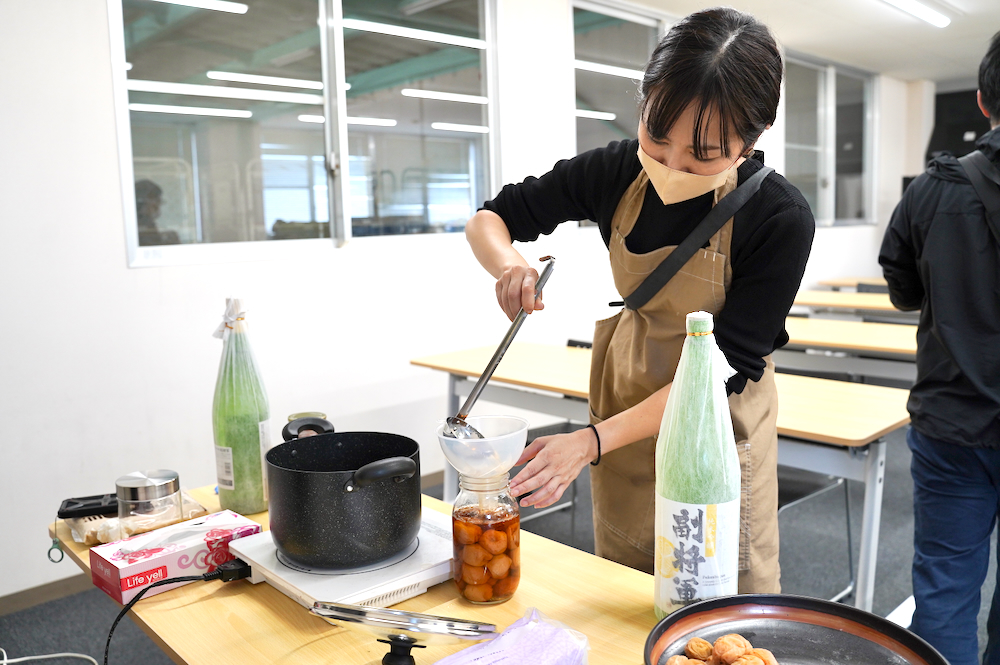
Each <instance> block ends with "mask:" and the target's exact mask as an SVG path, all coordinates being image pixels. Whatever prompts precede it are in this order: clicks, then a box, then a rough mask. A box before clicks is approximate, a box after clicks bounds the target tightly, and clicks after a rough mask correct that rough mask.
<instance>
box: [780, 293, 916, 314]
mask: <svg viewBox="0 0 1000 665" xmlns="http://www.w3.org/2000/svg"><path fill="white" fill-rule="evenodd" d="M794 304H796V305H801V306H804V307H812V308H815V309H833V310H850V311H858V312H879V313H882V314H886V313H890V314H904V312H901V311H900V310H898V309H896V307H895V306H894V305H893V304H892V302H890V300H889V294H888V293H851V292H849V291H799V292H798V294H796V296H795V302H794ZM905 314H909V312H906V313H905Z"/></svg>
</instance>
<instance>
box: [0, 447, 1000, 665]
mask: <svg viewBox="0 0 1000 665" xmlns="http://www.w3.org/2000/svg"><path fill="white" fill-rule="evenodd" d="M909 461H910V452H909V449H908V448H907V446H906V441H905V439H904V433H903V431H899V432H895V433H893V434H891V435H889V437H888V439H887V454H886V472H885V489H884V495H883V507H882V522H881V532H880V537H879V549H878V564H877V567H876V577H875V581H876V583H875V596H874V605H873V611H874V613H876V614H878V615H881V616H886V615H888V614H889V613H890V612H892V610H894V609H895V608H896V607H898V606H899V605H901V604H902V603H903V602H904V601H906V600H907V598H908V597H909V596H910V559H911V557H912V554H913V546H912V530H913V515H912V507H911V493H912V485H911V481H910V475H909ZM576 486H577V492H578V495H577V499H578V500H577V504H576V507H575V510H573V511H570V510H568V509H567V510H562V511H558V512H554V513H550V514H548V515H543V516H540V517H538V518H537V519H529V520H528V521H527V522H526V523H524V525H523V528H525V529H526V530H529V531H532V532H534V533H539V534H541V535H544V536H547V537H549V538H552V539H553V540H557V541H560V542H563V543H566V544H569V545H572V546H574V547H577V548H579V549H583V550H586V551H589V552H593V547H594V538H593V522H592V518H591V513H590V483H589V474H588V473H587V472H586V471H585V472H584V473H583V475H581V476H580V478H579V479H578V481H577V483H576ZM849 491H850V494H851V512H852V515H851V529H852V534H853V546H854V547H853V548H854V563H855V566H856V565H857V552H858V549H859V545H860V538H861V534H860V525H861V506H862V499H863V487H862V486H861V484H860V483H855V482H850V483H849ZM428 493H430V494H436V495H437V496H439V497H440V493H441V490H440V486H438V487H437V488H430V490H429V492H428ZM530 512H531V511H526V513H525V514H524V515H523V518H527V517H529V515H530ZM845 520H846V515H845V506H844V494H843V491H842V490H841V489H835V490H832V491H830V492H827V493H825V494H823V495H821V496H818V497H816V498H813V499H810V500H809V501H806V502H804V503H801V504H798V505H795V506H792V507H790V508H788V509H787V510H785V511H783V512H782V513H781V515H780V518H779V522H780V527H781V570H782V577H781V582H782V590H783V592H784V593H790V594H796V595H804V596H814V597H819V598H829V597H831V596H833V595H834V594H835V593H837V592H838V591H839V590H841V589H842V588H843V587H844V586H845V585H846V584H847V581H848V567H847V546H846V538H845V530H844V525H845ZM993 547H994V552H995V548H996V534H994V541H993ZM69 565H72V564H69ZM995 578H996V557H995V556H994V557H991V567H990V572H989V575H988V577H987V583H986V585H985V587H984V589H983V604H982V610H981V612H980V645H981V647H983V646H985V623H986V612H987V610H988V604H989V601H990V598H991V597H992V593H993V581H994V580H995ZM140 602H141V601H140ZM845 602H853V598H851V597H848V598H846V599H845ZM119 609H120V608H119V606H118V605H117V604H116V603H114V602H113V601H111V600H110V599H109V598H108V597H107V596H105V595H104V594H103V593H102V592H101V591H98V590H97V589H90V590H88V591H84V592H82V593H78V594H75V595H72V596H68V597H66V598H62V599H59V600H54V601H50V602H47V603H44V604H42V605H38V606H35V607H32V608H29V609H26V610H22V611H20V612H16V613H14V614H8V615H6V616H0V648H3V649H4V650H6V652H7V654H8V657H9V658H12V659H13V658H18V657H22V656H29V655H38V654H47V653H57V652H66V651H71V652H78V653H79V652H82V653H86V654H90V655H91V656H93V657H94V658H95V659H96V660H97V661H98V662H101V660H102V658H103V654H104V644H105V640H106V639H107V632H108V629H109V628H110V626H111V623H112V621H113V620H114V617H115V615H116V614H117V613H118V611H119ZM47 662H51V663H79V662H81V661H79V660H69V659H53V660H49V661H47ZM138 662H142V663H144V664H145V665H161V664H162V665H169V663H170V662H171V661H170V660H169V659H168V658H167V657H166V656H165V655H164V654H163V653H162V652H161V651H160V650H159V649H158V648H157V647H156V646H155V645H154V644H153V642H152V641H150V639H149V638H148V637H146V635H145V634H144V633H142V631H141V630H139V629H138V628H137V627H136V626H135V625H134V624H133V623H132V622H131V620H129V619H126V620H123V621H122V622H121V623H120V624H119V626H118V628H117V629H116V631H115V635H114V640H113V643H112V646H111V657H110V660H109V663H116V664H121V663H138Z"/></svg>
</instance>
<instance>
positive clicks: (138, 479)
mask: <svg viewBox="0 0 1000 665" xmlns="http://www.w3.org/2000/svg"><path fill="white" fill-rule="evenodd" d="M115 488H116V491H117V496H118V528H119V535H118V537H119V538H128V537H129V536H134V535H135V534H137V533H144V532H146V531H152V530H153V529H159V528H160V527H164V526H167V525H168V524H174V523H176V522H180V521H181V520H182V519H183V513H182V511H181V507H182V505H183V502H182V500H181V485H180V478H179V477H178V475H177V472H176V471H170V470H169V469H159V470H157V471H135V472H133V473H130V474H128V475H126V476H122V477H121V478H119V479H118V480H116V481H115Z"/></svg>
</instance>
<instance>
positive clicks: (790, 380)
mask: <svg viewBox="0 0 1000 665" xmlns="http://www.w3.org/2000/svg"><path fill="white" fill-rule="evenodd" d="M494 351H495V349H494V348H491V347H481V348H477V349H468V350H464V351H455V352H451V353H444V354H440V355H435V356H428V357H424V358H417V359H414V360H411V361H410V362H411V363H412V364H414V365H418V366H421V367H428V368H430V369H434V370H439V371H443V372H447V373H448V396H449V399H448V414H449V415H453V414H455V413H458V408H459V406H460V402H459V398H461V397H465V396H467V395H468V394H469V392H470V391H471V390H472V387H473V386H474V385H475V380H476V379H477V378H478V377H479V375H480V374H481V372H482V371H483V369H484V368H485V367H486V365H487V363H488V362H489V360H490V358H491V357H492V355H493V353H494ZM589 377H590V349H583V348H576V347H563V346H553V345H548V344H528V343H515V344H512V345H511V347H510V348H509V349H508V350H507V353H506V354H505V355H504V358H503V360H502V361H501V362H500V365H499V366H498V367H497V369H496V371H495V372H494V374H493V377H492V378H491V379H490V383H489V384H487V385H486V387H485V388H484V390H483V392H482V395H481V396H480V399H481V400H487V401H491V402H498V403H501V404H507V405H510V406H514V407H517V408H523V409H528V410H532V411H537V412H542V413H547V414H551V415H554V416H557V417H560V418H566V419H568V420H573V421H577V422H584V423H586V422H589V408H588V405H587V392H588V384H589ZM775 383H776V384H777V388H778V400H779V404H780V405H781V407H780V409H779V411H778V435H779V441H778V463H779V464H783V465H786V466H790V467H794V468H798V469H804V470H807V471H813V472H816V473H822V474H831V475H836V476H840V477H843V478H849V479H851V480H859V481H862V482H864V484H865V499H864V512H863V519H862V526H861V552H860V558H859V561H858V582H857V588H856V590H855V605H856V606H857V607H859V608H861V609H863V610H866V611H869V612H870V611H871V608H872V595H873V591H874V584H875V560H876V555H877V550H878V532H879V523H880V519H881V510H882V481H883V477H884V471H885V439H884V437H885V435H886V434H888V433H889V432H891V431H893V430H896V429H898V428H900V427H903V426H904V425H906V424H908V423H909V421H910V417H909V414H908V413H907V411H906V398H907V394H908V393H907V391H905V390H899V389H897V388H886V387H883V386H873V385H867V384H861V383H849V382H846V381H830V380H826V379H817V378H813V377H806V376H794V375H791V374H778V375H776V376H775ZM457 482H458V479H457V473H456V472H455V470H454V468H452V467H451V466H450V465H448V464H445V482H444V491H445V501H451V500H452V499H453V497H454V494H455V491H456V488H457ZM449 497H451V498H449Z"/></svg>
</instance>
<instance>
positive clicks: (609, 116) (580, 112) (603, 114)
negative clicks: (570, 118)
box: [576, 109, 618, 120]
mask: <svg viewBox="0 0 1000 665" xmlns="http://www.w3.org/2000/svg"><path fill="white" fill-rule="evenodd" d="M576 117H577V118H592V119H594V120H614V119H615V118H617V117H618V116H616V115H615V114H614V113H608V112H607V111H590V110H588V109H577V110H576Z"/></svg>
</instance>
